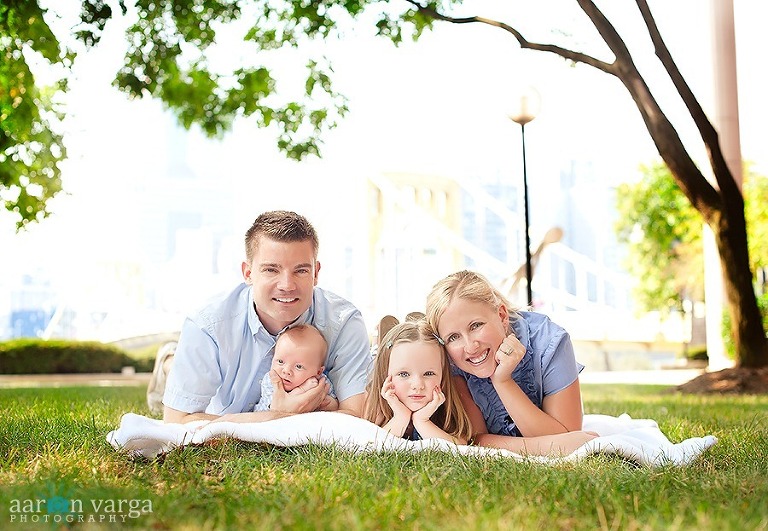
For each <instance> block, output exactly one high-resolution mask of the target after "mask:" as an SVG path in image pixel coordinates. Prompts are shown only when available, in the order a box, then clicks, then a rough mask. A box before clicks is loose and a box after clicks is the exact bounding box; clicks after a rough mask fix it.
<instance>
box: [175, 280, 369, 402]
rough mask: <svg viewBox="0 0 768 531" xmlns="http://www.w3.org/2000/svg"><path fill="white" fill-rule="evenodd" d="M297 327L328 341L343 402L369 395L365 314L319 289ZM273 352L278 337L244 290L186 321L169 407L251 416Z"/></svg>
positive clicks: (331, 371)
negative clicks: (315, 330)
mask: <svg viewBox="0 0 768 531" xmlns="http://www.w3.org/2000/svg"><path fill="white" fill-rule="evenodd" d="M298 323H309V324H312V325H314V326H315V327H317V328H318V329H319V330H320V331H321V332H322V334H323V336H324V337H325V340H326V341H327V342H328V358H327V360H326V363H325V373H326V375H327V376H328V378H329V379H330V380H331V383H332V385H333V388H334V389H335V391H336V395H337V396H338V398H339V402H342V401H344V400H346V399H347V398H349V397H351V396H354V395H358V394H360V393H363V392H364V391H365V382H366V377H367V372H368V369H369V364H370V359H371V358H370V355H369V352H370V342H369V340H368V332H367V330H366V327H365V322H364V321H363V317H362V315H361V313H360V311H359V310H358V309H357V308H355V306H354V305H353V304H352V303H350V302H349V301H347V300H345V299H343V298H341V297H339V296H338V295H335V294H334V293H331V292H329V291H326V290H323V289H321V288H318V287H316V288H315V289H314V295H313V298H312V304H311V306H310V307H309V310H307V311H306V312H304V314H302V315H301V316H300V317H299V319H298V320H297V321H296V324H298ZM274 349H275V337H274V336H272V335H271V334H270V333H269V332H268V331H267V329H266V328H264V325H262V324H261V321H260V320H259V318H258V316H257V315H256V310H255V308H254V305H253V294H252V288H251V287H250V286H248V285H246V284H245V283H243V284H240V285H239V286H238V287H237V288H235V289H234V290H233V291H232V292H230V293H229V294H228V295H226V296H225V297H224V298H222V299H220V300H218V301H216V302H213V303H211V304H209V305H208V306H206V307H205V308H203V309H202V310H200V311H199V312H198V313H197V314H195V315H193V316H190V317H188V318H187V319H186V320H185V321H184V325H183V326H182V329H181V335H180V337H179V343H178V346H177V347H176V354H175V356H174V361H173V368H172V369H171V372H170V374H169V375H168V381H167V384H166V388H165V395H164V396H163V404H165V405H166V406H168V407H171V408H173V409H176V410H179V411H183V412H185V413H199V412H203V411H204V412H205V413H210V414H213V415H224V414H227V413H241V412H244V411H253V407H254V406H255V405H256V403H258V401H259V399H260V398H261V380H262V378H263V377H264V375H265V374H266V373H267V372H269V368H270V365H271V363H272V356H273V354H274Z"/></svg>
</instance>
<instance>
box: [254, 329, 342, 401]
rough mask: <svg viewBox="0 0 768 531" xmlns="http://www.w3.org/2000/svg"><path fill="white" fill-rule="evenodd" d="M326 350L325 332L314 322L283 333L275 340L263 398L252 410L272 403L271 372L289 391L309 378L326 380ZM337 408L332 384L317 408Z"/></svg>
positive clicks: (262, 388)
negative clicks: (316, 326)
mask: <svg viewBox="0 0 768 531" xmlns="http://www.w3.org/2000/svg"><path fill="white" fill-rule="evenodd" d="M327 353H328V344H327V343H326V341H325V338H324V337H323V334H322V333H321V332H320V331H319V330H318V329H317V328H315V327H314V326H312V325H308V324H301V325H297V326H294V327H291V328H288V329H287V330H285V331H284V332H283V333H281V334H280V335H279V336H278V338H277V342H276V343H275V354H274V356H273V357H272V367H271V368H270V372H268V373H267V374H265V375H264V378H263V379H262V380H261V399H260V400H259V402H258V404H256V406H254V408H253V410H254V411H266V410H268V409H269V406H270V405H271V404H272V395H273V394H274V391H275V388H274V384H273V383H272V379H271V378H270V373H271V372H272V371H274V372H275V373H276V374H277V376H279V377H280V379H281V380H282V382H283V389H285V392H286V393H290V392H291V391H293V390H294V389H296V388H297V387H299V386H300V385H301V384H303V383H304V382H306V381H307V380H309V379H310V378H317V379H318V380H319V379H320V378H326V379H327V377H326V376H325V375H324V374H323V370H324V369H325V358H326V355H327ZM320 381H321V380H320ZM329 383H330V382H329ZM337 409H339V401H338V400H337V398H336V394H335V393H334V392H333V388H332V387H331V388H330V389H329V391H328V395H327V396H326V397H325V399H324V400H323V403H322V404H320V407H319V408H318V410H319V411H336V410H337Z"/></svg>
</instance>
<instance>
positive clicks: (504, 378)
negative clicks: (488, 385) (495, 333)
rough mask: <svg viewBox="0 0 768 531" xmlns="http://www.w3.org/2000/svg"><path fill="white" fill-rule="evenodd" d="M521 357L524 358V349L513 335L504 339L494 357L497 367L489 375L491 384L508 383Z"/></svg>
mask: <svg viewBox="0 0 768 531" xmlns="http://www.w3.org/2000/svg"><path fill="white" fill-rule="evenodd" d="M523 356H525V347H524V346H523V344H522V343H520V340H519V339H517V337H515V335H514V334H509V335H508V336H507V337H505V338H504V341H502V342H501V345H499V349H498V350H497V351H496V354H495V355H494V359H495V360H496V364H497V365H496V370H495V371H494V373H493V374H492V375H491V382H492V383H493V384H499V383H504V382H508V381H510V380H511V379H512V372H513V371H514V370H515V368H516V367H517V365H518V364H519V363H520V360H521V359H523Z"/></svg>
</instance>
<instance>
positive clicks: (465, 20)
mask: <svg viewBox="0 0 768 531" xmlns="http://www.w3.org/2000/svg"><path fill="white" fill-rule="evenodd" d="M405 1H406V2H408V3H409V4H411V5H412V6H414V8H416V9H417V10H418V11H419V12H420V13H423V14H425V15H427V16H428V17H430V18H433V19H435V20H442V21H444V22H450V23H451V24H473V23H476V24H486V25H488V26H493V27H495V28H500V29H503V30H504V31H506V32H508V33H511V34H512V35H513V36H514V37H515V39H517V42H518V43H519V44H520V47H521V48H525V49H528V50H536V51H539V52H549V53H553V54H555V55H559V56H560V57H562V58H564V59H568V60H569V61H574V62H576V63H584V64H588V65H589V66H591V67H594V68H597V69H598V70H601V71H603V72H605V73H606V74H612V75H616V72H614V65H613V64H611V63H606V62H605V61H601V60H599V59H596V58H595V57H592V56H591V55H587V54H585V53H581V52H576V51H573V50H569V49H568V48H563V47H560V46H557V45H554V44H543V43H538V42H531V41H529V40H528V39H526V38H525V37H523V35H522V34H521V33H520V32H519V31H518V30H516V29H515V28H513V27H512V26H510V25H508V24H505V23H504V22H500V21H498V20H492V19H489V18H484V17H450V16H448V15H444V14H442V13H439V12H438V11H436V10H435V9H433V8H431V7H429V6H423V5H421V4H420V3H419V2H417V1H416V0H405Z"/></svg>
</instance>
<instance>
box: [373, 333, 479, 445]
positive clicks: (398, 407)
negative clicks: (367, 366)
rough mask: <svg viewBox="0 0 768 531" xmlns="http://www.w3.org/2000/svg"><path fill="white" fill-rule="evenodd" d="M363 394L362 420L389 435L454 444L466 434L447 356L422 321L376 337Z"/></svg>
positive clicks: (466, 422) (463, 440) (463, 441)
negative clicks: (371, 371)
mask: <svg viewBox="0 0 768 531" xmlns="http://www.w3.org/2000/svg"><path fill="white" fill-rule="evenodd" d="M366 392H367V394H366V402H365V418H366V419H367V420H369V421H371V422H373V423H375V424H377V425H379V426H381V427H383V428H384V429H385V430H387V431H389V432H390V433H392V434H393V435H396V436H398V437H404V438H406V439H411V440H418V439H422V438H432V437H438V438H440V439H445V440H448V441H452V442H455V443H456V444H467V441H468V440H469V439H470V437H471V427H470V422H469V418H468V417H467V414H466V412H465V411H464V408H463V407H462V405H461V400H460V399H459V396H458V394H457V393H456V390H455V389H454V387H453V381H452V378H451V371H450V368H449V366H448V357H447V356H446V354H445V351H444V350H443V346H442V345H441V344H440V343H439V340H438V338H437V336H436V335H435V334H434V333H433V332H432V330H431V329H430V328H429V327H428V325H427V324H426V322H424V321H418V322H408V321H406V322H404V323H400V324H397V325H395V326H394V327H393V328H392V329H391V330H389V332H387V334H386V335H385V336H384V337H383V338H382V339H381V340H380V342H379V351H378V355H377V356H376V359H375V361H374V367H373V374H372V375H371V378H370V379H369V381H368V385H367V387H366Z"/></svg>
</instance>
